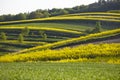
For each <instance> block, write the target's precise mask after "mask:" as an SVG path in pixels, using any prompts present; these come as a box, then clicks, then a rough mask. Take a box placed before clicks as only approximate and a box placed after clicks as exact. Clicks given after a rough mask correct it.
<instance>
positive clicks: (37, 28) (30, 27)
mask: <svg viewBox="0 0 120 80" xmlns="http://www.w3.org/2000/svg"><path fill="white" fill-rule="evenodd" d="M23 28H24V27H16V26H13V27H12V26H10V27H0V29H6V30H7V29H9V30H10V29H11V30H12V29H23ZM28 28H29V29H31V30H43V31H56V32H64V33H73V34H81V32H78V31H75V30H67V29H59V28H43V27H42V28H39V27H35V26H29V27H28Z"/></svg>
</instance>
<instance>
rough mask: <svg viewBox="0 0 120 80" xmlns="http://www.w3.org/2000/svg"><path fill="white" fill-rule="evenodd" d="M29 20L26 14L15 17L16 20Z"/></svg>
mask: <svg viewBox="0 0 120 80" xmlns="http://www.w3.org/2000/svg"><path fill="white" fill-rule="evenodd" d="M26 18H27V16H26V14H23V13H20V14H17V15H15V16H14V19H15V20H25V19H26Z"/></svg>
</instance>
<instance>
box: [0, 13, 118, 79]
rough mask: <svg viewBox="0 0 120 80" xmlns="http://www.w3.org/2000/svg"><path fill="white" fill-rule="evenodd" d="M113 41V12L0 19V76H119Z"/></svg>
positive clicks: (115, 17)
mask: <svg viewBox="0 0 120 80" xmlns="http://www.w3.org/2000/svg"><path fill="white" fill-rule="evenodd" d="M96 22H100V23H101V24H98V25H101V28H100V31H99V32H93V33H92V31H94V29H95V31H96V29H98V28H96V26H98V25H97V23H96ZM90 31H91V32H90ZM26 32H27V33H26ZM5 39H6V40H5ZM20 40H22V41H20ZM115 40H117V41H115ZM119 40H120V14H119V13H109V12H91V13H77V14H68V15H62V16H56V17H49V18H41V19H31V20H20V21H8V22H0V80H119V79H120V77H119V76H120V65H119V64H120V41H119Z"/></svg>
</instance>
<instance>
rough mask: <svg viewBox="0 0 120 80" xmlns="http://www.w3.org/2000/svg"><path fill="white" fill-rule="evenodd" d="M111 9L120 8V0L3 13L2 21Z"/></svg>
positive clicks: (104, 0)
mask: <svg viewBox="0 0 120 80" xmlns="http://www.w3.org/2000/svg"><path fill="white" fill-rule="evenodd" d="M109 10H120V0H98V2H95V3H92V4H89V5H81V6H75V7H73V8H64V9H56V8H53V9H51V10H41V9H38V10H36V11H33V12H30V13H19V14H16V15H11V14H8V15H1V16H0V21H12V20H26V19H36V18H46V17H50V16H58V15H64V14H73V13H81V12H97V11H109Z"/></svg>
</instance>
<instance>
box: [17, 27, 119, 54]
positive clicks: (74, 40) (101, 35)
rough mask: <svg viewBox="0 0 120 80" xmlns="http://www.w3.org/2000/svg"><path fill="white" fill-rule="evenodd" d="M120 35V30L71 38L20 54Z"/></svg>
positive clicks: (23, 51) (26, 50)
mask: <svg viewBox="0 0 120 80" xmlns="http://www.w3.org/2000/svg"><path fill="white" fill-rule="evenodd" d="M119 33H120V29H115V30H109V31H104V32H101V33H95V34H90V35H87V36H81V37H78V38H71V39H68V40H63V41H59V42H55V43H53V44H48V45H44V46H36V47H33V48H29V49H24V50H22V51H20V52H18V53H25V52H30V51H36V50H43V49H53V48H57V47H61V46H65V45H69V44H75V43H79V42H81V41H87V40H90V39H99V38H104V37H107V36H112V35H116V34H119Z"/></svg>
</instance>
